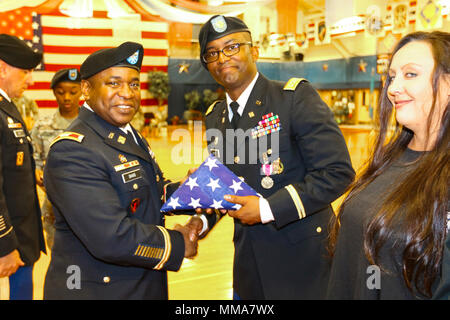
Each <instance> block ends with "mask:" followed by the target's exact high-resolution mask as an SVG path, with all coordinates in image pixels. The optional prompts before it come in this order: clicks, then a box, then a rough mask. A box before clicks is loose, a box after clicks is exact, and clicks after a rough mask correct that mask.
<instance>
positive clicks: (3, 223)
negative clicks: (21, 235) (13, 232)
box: [0, 216, 6, 231]
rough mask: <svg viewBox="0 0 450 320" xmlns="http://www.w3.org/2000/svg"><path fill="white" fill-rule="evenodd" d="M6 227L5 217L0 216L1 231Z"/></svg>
mask: <svg viewBox="0 0 450 320" xmlns="http://www.w3.org/2000/svg"><path fill="white" fill-rule="evenodd" d="M5 229H6V223H5V218H3V216H0V231H3V230H5Z"/></svg>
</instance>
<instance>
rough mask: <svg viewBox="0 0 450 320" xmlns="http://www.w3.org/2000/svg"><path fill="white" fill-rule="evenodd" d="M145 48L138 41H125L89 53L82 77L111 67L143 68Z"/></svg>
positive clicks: (87, 76) (84, 77) (82, 67)
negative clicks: (115, 46)
mask: <svg viewBox="0 0 450 320" xmlns="http://www.w3.org/2000/svg"><path fill="white" fill-rule="evenodd" d="M143 57H144V48H143V47H142V45H141V44H139V43H136V42H130V41H128V42H124V43H122V44H121V45H120V46H118V47H117V48H108V49H101V50H98V51H96V52H94V53H92V54H91V55H89V56H88V57H87V58H86V60H84V62H83V64H82V65H81V67H80V73H81V79H83V80H84V79H87V78H90V77H92V76H93V75H95V74H97V73H99V72H100V71H103V70H105V69H108V68H111V67H129V68H133V69H136V70H137V71H140V70H141V65H142V59H143Z"/></svg>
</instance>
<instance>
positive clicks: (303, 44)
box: [295, 32, 309, 49]
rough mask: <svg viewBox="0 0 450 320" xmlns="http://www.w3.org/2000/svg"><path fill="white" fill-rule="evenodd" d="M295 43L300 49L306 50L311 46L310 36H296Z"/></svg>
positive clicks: (302, 34) (303, 33) (299, 34)
mask: <svg viewBox="0 0 450 320" xmlns="http://www.w3.org/2000/svg"><path fill="white" fill-rule="evenodd" d="M295 43H296V44H297V46H298V47H299V49H306V48H308V45H309V40H308V34H307V33H306V32H300V33H297V34H296V35H295Z"/></svg>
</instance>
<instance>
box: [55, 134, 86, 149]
mask: <svg viewBox="0 0 450 320" xmlns="http://www.w3.org/2000/svg"><path fill="white" fill-rule="evenodd" d="M83 139H84V135H82V134H80V133H76V132H70V131H67V132H63V133H61V134H60V135H59V136H57V137H56V138H55V139H53V141H52V143H51V144H50V147H51V146H52V145H54V144H55V143H56V142H58V141H61V140H72V141H76V142H78V143H81V142H82V141H83Z"/></svg>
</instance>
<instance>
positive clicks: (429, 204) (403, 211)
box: [328, 31, 450, 297]
mask: <svg viewBox="0 0 450 320" xmlns="http://www.w3.org/2000/svg"><path fill="white" fill-rule="evenodd" d="M412 41H423V42H426V43H428V44H429V45H430V47H431V49H432V54H433V58H434V61H435V66H434V70H433V76H432V79H431V81H432V89H433V101H432V106H431V109H430V113H429V116H428V119H427V126H428V127H427V128H428V133H429V132H430V130H431V126H432V116H433V114H434V112H436V109H437V108H440V107H443V108H445V110H444V111H443V115H442V118H441V119H440V126H439V131H438V134H437V138H436V141H435V143H434V145H433V147H432V148H431V150H427V151H428V152H424V153H423V155H422V156H421V157H420V158H419V159H418V160H417V163H416V164H415V167H414V169H412V170H411V171H408V174H406V175H405V176H404V178H403V179H402V181H398V183H397V184H396V186H395V187H394V189H393V190H392V191H391V192H389V194H388V195H387V197H386V198H385V200H384V202H383V203H382V205H381V209H380V210H379V211H378V212H377V213H376V215H375V216H374V217H373V218H372V220H371V221H370V222H369V224H368V225H367V226H366V232H365V235H364V252H365V255H366V257H367V259H368V261H369V262H370V263H371V264H377V262H378V261H379V253H380V249H381V248H382V247H383V245H385V244H386V241H387V240H388V239H389V238H391V237H392V236H394V235H395V238H396V239H398V242H397V245H399V247H400V248H402V249H403V252H401V258H402V261H401V262H402V275H403V279H404V281H405V284H406V286H407V288H408V289H409V290H410V292H412V293H413V294H415V295H417V293H419V294H421V295H423V296H425V297H431V295H432V285H433V283H434V281H435V280H436V279H437V277H438V276H439V273H440V270H441V263H442V255H443V248H444V243H445V238H446V232H447V230H446V226H447V206H448V201H449V189H448V186H449V163H450V151H449V149H450V148H449V147H450V132H449V131H450V124H449V121H450V110H449V106H450V100H447V104H446V106H445V105H444V106H438V105H437V104H438V101H437V100H438V99H437V97H438V93H439V90H440V84H441V83H442V80H443V79H444V77H445V78H447V79H446V81H450V76H449V75H450V33H446V32H439V31H434V32H415V33H411V34H409V35H407V36H405V37H404V38H402V39H401V40H400V41H399V43H398V44H397V46H396V47H395V49H394V51H393V54H392V56H394V55H395V53H396V52H397V51H398V50H400V49H401V48H402V47H403V46H405V45H406V44H407V43H410V42H412ZM390 83H391V79H390V78H389V77H387V79H386V82H385V85H384V87H383V89H382V92H381V95H380V97H381V98H380V104H379V108H378V112H377V115H376V123H377V125H378V127H379V130H378V133H377V137H376V140H375V144H374V148H373V151H372V154H371V156H370V158H369V160H368V164H367V166H366V167H365V169H363V171H362V172H361V174H360V177H359V178H358V179H356V180H355V181H354V183H353V184H352V185H350V187H349V188H348V191H347V195H346V198H345V200H344V201H343V203H342V205H341V207H340V209H339V212H338V214H337V217H336V218H335V219H333V221H332V223H333V225H332V229H331V233H330V238H329V246H328V249H329V252H330V254H331V255H333V253H334V249H335V246H336V241H337V236H338V233H339V227H340V223H339V217H340V215H341V214H342V212H343V211H344V209H345V205H346V203H348V201H349V200H350V199H352V198H353V197H354V196H355V195H357V194H358V193H360V192H361V191H362V190H363V189H364V188H365V187H366V186H367V185H368V184H369V183H371V182H372V181H373V180H374V179H375V178H376V177H378V176H379V175H380V174H382V173H383V172H385V171H386V169H387V168H389V166H390V165H391V164H392V163H393V162H394V161H395V160H396V159H398V158H399V156H400V155H401V154H402V153H403V152H404V151H405V150H406V148H407V147H408V144H409V143H410V141H411V139H412V138H413V136H414V133H413V132H412V131H411V130H409V129H408V128H406V127H404V126H401V125H400V124H399V123H398V122H396V123H395V126H394V133H393V134H392V135H391V134H390V132H389V131H390V129H392V128H391V125H392V121H391V119H392V117H393V112H394V108H393V106H392V103H391V102H390V101H389V99H388V95H387V93H388V88H389V85H390ZM428 138H429V137H427V139H428ZM399 222H400V223H399ZM396 247H397V246H396Z"/></svg>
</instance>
